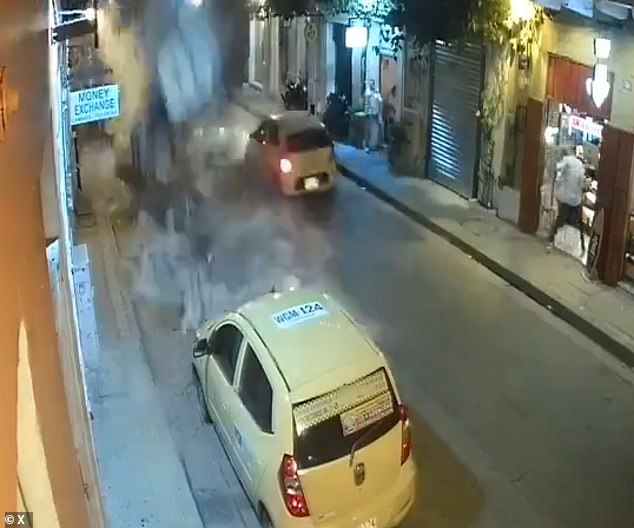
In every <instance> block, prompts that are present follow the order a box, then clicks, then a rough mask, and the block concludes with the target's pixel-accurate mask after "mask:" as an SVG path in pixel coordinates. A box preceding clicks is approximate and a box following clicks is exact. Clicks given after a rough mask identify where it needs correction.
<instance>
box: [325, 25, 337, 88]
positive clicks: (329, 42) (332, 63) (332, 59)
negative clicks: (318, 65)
mask: <svg viewBox="0 0 634 528" xmlns="http://www.w3.org/2000/svg"><path fill="white" fill-rule="evenodd" d="M332 36H333V25H332V24H331V23H327V24H324V32H323V42H324V48H325V50H324V54H323V56H324V71H325V73H326V75H325V90H324V91H325V93H326V96H328V94H329V93H331V92H334V91H335V70H336V66H337V52H336V49H335V41H334V40H333V38H332Z"/></svg>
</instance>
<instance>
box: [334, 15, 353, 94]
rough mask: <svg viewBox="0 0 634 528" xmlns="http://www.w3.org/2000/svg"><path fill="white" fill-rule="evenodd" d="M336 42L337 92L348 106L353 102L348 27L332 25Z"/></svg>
mask: <svg viewBox="0 0 634 528" xmlns="http://www.w3.org/2000/svg"><path fill="white" fill-rule="evenodd" d="M332 39H333V40H334V41H335V92H336V93H337V95H344V96H345V97H346V100H347V101H348V104H351V102H352V49H351V48H347V47H346V26H345V25H344V24H333V25H332Z"/></svg>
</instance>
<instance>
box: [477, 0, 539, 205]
mask: <svg viewBox="0 0 634 528" xmlns="http://www.w3.org/2000/svg"><path fill="white" fill-rule="evenodd" d="M544 21H545V13H544V10H543V8H541V7H539V6H535V8H534V15H533V17H532V18H530V19H529V20H521V21H511V11H510V4H509V0H489V1H488V2H484V1H483V2H481V3H480V5H479V9H478V10H477V11H476V13H475V16H474V18H473V20H472V22H471V23H472V25H471V30H472V31H478V28H479V30H480V32H481V35H482V37H483V39H484V41H485V42H486V43H488V44H489V50H490V51H492V52H493V53H495V54H496V55H497V57H496V58H495V60H494V63H493V70H492V72H491V74H490V78H489V80H488V82H487V85H486V88H485V89H484V91H483V93H482V103H481V114H480V123H481V130H482V155H481V162H480V171H479V177H480V181H481V184H482V185H481V196H480V200H481V202H482V203H483V205H485V206H486V207H492V206H493V194H494V192H493V191H494V188H495V185H496V184H497V186H498V187H500V188H501V187H503V185H504V181H503V180H502V179H501V178H499V177H498V176H496V174H495V171H494V170H493V158H494V155H495V139H494V133H495V130H496V129H497V128H498V127H499V126H500V125H501V123H502V121H503V118H504V111H505V97H504V95H505V94H504V90H505V89H506V87H507V86H508V82H509V75H510V71H511V68H512V67H513V66H514V64H515V61H516V59H517V58H518V57H521V56H525V57H527V62H528V64H529V65H530V58H531V51H532V48H533V44H534V43H535V42H537V41H538V39H539V35H540V32H541V29H542V26H543V24H544Z"/></svg>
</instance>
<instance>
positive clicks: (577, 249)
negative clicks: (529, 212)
mask: <svg viewBox="0 0 634 528" xmlns="http://www.w3.org/2000/svg"><path fill="white" fill-rule="evenodd" d="M591 76H592V68H591V67H589V66H585V65H583V64H578V63H575V62H572V61H570V60H568V59H565V58H563V57H556V56H551V57H550V58H549V66H548V79H547V94H546V95H547V98H548V101H547V105H546V115H545V123H544V136H543V137H544V173H543V177H542V185H541V207H540V215H539V228H538V234H539V235H541V236H542V237H545V238H549V237H550V236H551V235H552V233H553V229H554V227H555V223H556V221H557V217H558V211H559V203H558V200H557V194H558V192H559V193H561V192H563V191H562V188H563V187H562V185H564V184H559V183H557V176H558V175H560V176H561V171H562V170H564V169H563V167H564V164H565V163H567V161H566V160H567V159H568V160H569V159H570V158H566V156H571V157H573V158H574V157H576V158H577V159H578V160H579V161H581V164H582V169H581V170H583V178H584V181H583V187H582V189H581V203H580V204H579V206H580V209H578V210H576V212H575V215H576V216H575V218H574V219H573V218H569V219H568V220H569V221H568V222H566V224H565V225H563V226H562V227H561V228H559V229H557V233H556V235H555V239H554V241H553V244H554V246H555V247H556V248H557V249H560V250H561V251H564V252H565V253H568V254H569V255H571V256H573V257H575V258H576V259H578V260H579V261H580V262H583V263H585V261H586V257H587V255H586V252H587V249H588V241H589V236H590V233H591V230H592V223H593V220H594V216H595V204H596V200H597V190H598V186H599V179H598V172H599V170H598V169H599V157H600V155H599V153H600V150H601V142H602V137H603V128H604V125H605V124H606V123H607V119H609V117H610V112H611V104H612V101H611V93H610V94H609V96H608V97H607V98H606V100H605V101H604V103H603V104H602V105H601V107H597V106H596V105H595V104H594V102H593V101H592V100H591V98H590V96H589V95H588V94H587V91H586V88H585V84H586V80H587V79H588V78H589V77H591ZM610 80H611V81H613V80H614V76H613V74H611V78H610ZM573 163H578V162H576V161H573ZM575 201H576V200H575ZM573 220H574V221H573ZM575 224H576V225H575ZM582 237H583V242H584V243H583V244H582Z"/></svg>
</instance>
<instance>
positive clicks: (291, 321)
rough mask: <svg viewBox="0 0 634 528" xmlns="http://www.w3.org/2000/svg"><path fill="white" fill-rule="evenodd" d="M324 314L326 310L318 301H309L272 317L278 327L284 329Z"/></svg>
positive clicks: (326, 312)
mask: <svg viewBox="0 0 634 528" xmlns="http://www.w3.org/2000/svg"><path fill="white" fill-rule="evenodd" d="M324 315H328V310H326V309H325V308H324V307H323V306H322V305H321V304H320V303H318V302H310V303H306V304H299V305H297V306H293V307H292V308H288V309H286V310H284V311H282V312H278V313H276V314H274V315H273V316H272V317H273V321H274V322H275V324H276V325H277V327H278V328H282V329H285V328H290V327H291V326H295V325H296V324H299V323H303V322H305V321H308V320H310V319H315V318H317V317H323V316H324Z"/></svg>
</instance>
